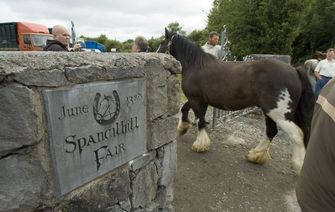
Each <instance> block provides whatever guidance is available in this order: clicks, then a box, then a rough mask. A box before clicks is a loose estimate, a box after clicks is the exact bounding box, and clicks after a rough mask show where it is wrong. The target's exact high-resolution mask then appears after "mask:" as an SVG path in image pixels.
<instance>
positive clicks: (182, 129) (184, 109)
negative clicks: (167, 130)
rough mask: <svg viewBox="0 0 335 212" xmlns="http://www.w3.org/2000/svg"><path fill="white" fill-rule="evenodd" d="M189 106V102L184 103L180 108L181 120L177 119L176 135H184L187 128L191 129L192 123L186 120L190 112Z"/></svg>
mask: <svg viewBox="0 0 335 212" xmlns="http://www.w3.org/2000/svg"><path fill="white" fill-rule="evenodd" d="M190 109H191V106H190V103H189V102H186V103H185V104H184V105H183V106H182V108H181V113H182V115H181V119H179V123H178V127H177V132H178V134H179V135H180V136H181V135H184V134H185V133H186V132H187V130H188V129H189V128H191V127H192V123H191V122H190V120H189V119H188V112H189V111H190Z"/></svg>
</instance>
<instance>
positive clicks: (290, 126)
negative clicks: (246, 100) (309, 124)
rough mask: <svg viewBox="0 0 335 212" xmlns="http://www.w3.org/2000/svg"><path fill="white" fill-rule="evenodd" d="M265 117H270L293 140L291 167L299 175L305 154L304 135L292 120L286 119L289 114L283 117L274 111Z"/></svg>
mask: <svg viewBox="0 0 335 212" xmlns="http://www.w3.org/2000/svg"><path fill="white" fill-rule="evenodd" d="M267 115H268V116H269V117H271V118H272V119H273V120H275V122H276V123H277V125H278V126H279V127H280V128H281V129H282V130H283V131H284V132H286V133H287V134H288V135H289V136H290V138H291V139H292V140H293V142H294V151H293V155H292V160H293V166H294V168H295V171H296V172H297V173H300V170H301V167H302V164H303V162H304V158H305V152H306V149H305V146H304V133H303V132H302V130H301V129H300V127H299V126H298V125H297V124H296V123H295V122H294V121H293V120H292V119H293V118H286V117H292V116H291V115H290V114H289V113H286V115H287V116H285V115H284V114H283V113H280V112H279V111H276V110H274V111H270V112H269V113H268V114H267Z"/></svg>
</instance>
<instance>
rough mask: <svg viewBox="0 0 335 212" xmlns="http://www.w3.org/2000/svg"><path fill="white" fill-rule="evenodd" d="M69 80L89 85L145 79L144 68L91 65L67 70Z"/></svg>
mask: <svg viewBox="0 0 335 212" xmlns="http://www.w3.org/2000/svg"><path fill="white" fill-rule="evenodd" d="M65 74H66V77H67V79H68V80H69V81H70V82H72V83H87V82H94V81H99V80H100V81H106V80H120V79H127V78H140V77H144V71H143V67H142V68H141V67H138V66H136V65H133V66H130V67H122V66H121V67H117V66H114V67H106V66H98V65H96V64H90V65H86V66H80V67H68V68H65Z"/></svg>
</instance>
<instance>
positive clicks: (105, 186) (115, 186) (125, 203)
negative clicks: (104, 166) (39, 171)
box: [55, 166, 131, 212]
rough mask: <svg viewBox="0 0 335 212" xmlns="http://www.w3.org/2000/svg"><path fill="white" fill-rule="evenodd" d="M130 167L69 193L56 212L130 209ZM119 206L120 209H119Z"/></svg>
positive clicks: (124, 167) (119, 169)
mask: <svg viewBox="0 0 335 212" xmlns="http://www.w3.org/2000/svg"><path fill="white" fill-rule="evenodd" d="M130 193H131V191H130V178H129V171H128V166H123V167H121V168H118V169H116V170H114V171H113V172H111V173H109V174H106V175H104V176H103V177H101V178H98V179H96V180H94V181H92V182H90V183H88V184H86V185H84V186H82V187H80V188H78V189H76V190H74V191H73V192H71V193H69V194H68V195H67V196H66V197H65V200H64V201H63V202H62V204H61V205H59V206H57V207H56V208H55V209H56V211H96V212H99V211H101V212H103V211H113V210H112V209H113V208H114V209H115V210H116V209H117V208H119V209H120V207H121V208H125V209H127V208H128V209H129V208H130V203H129V196H130ZM116 205H119V206H120V207H117V206H116Z"/></svg>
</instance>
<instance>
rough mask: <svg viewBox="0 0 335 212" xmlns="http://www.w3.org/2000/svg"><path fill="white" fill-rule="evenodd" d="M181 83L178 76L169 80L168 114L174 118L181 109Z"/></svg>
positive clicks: (172, 76) (171, 76) (173, 76)
mask: <svg viewBox="0 0 335 212" xmlns="http://www.w3.org/2000/svg"><path fill="white" fill-rule="evenodd" d="M179 88H180V82H179V80H178V78H177V75H170V77H169V78H168V90H167V92H168V113H169V115H170V116H173V115H175V114H177V113H178V112H179V107H180V90H179Z"/></svg>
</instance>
